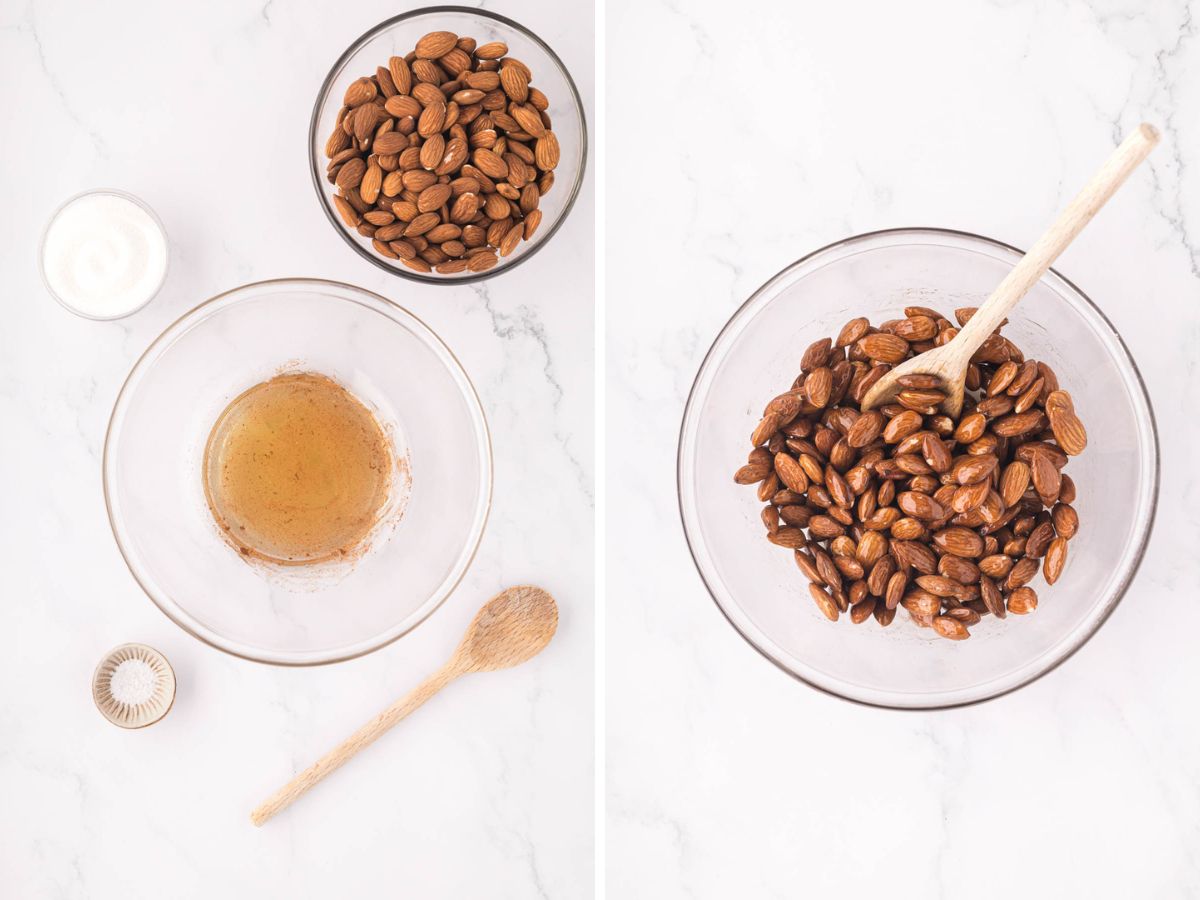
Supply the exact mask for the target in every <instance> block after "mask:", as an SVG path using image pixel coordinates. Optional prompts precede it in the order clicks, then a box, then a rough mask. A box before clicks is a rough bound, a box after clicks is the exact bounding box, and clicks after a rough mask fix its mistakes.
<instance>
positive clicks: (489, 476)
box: [100, 277, 495, 668]
mask: <svg viewBox="0 0 1200 900" xmlns="http://www.w3.org/2000/svg"><path fill="white" fill-rule="evenodd" d="M285 285H286V286H299V287H301V288H311V287H313V286H318V287H329V288H334V289H336V290H342V291H349V292H351V293H356V294H359V295H363V296H365V297H366V298H368V299H370V300H371V301H373V302H375V303H376V304H382V306H383V309H382V310H379V311H380V312H381V313H383V314H385V315H388V316H389V317H391V316H394V315H395V314H397V313H398V314H399V316H400V317H401V321H403V319H408V320H410V322H411V323H415V325H416V326H417V329H416V330H417V333H418V336H419V337H421V338H423V339H424V340H425V342H426V343H428V344H431V345H432V346H433V347H434V348H435V349H437V348H440V349H441V350H442V351H443V352H444V354H445V356H446V357H447V358H448V359H449V361H450V362H451V363H453V365H454V367H456V368H457V370H458V373H457V374H458V375H460V376H461V381H460V387H463V388H465V389H464V390H463V391H462V396H463V398H464V399H465V400H466V401H467V403H468V406H469V407H470V408H471V418H472V419H473V420H475V421H476V422H477V423H478V425H479V427H480V428H481V431H482V433H481V435H480V437H481V438H482V446H483V449H484V451H485V452H484V456H483V459H482V468H481V476H482V479H483V492H482V494H483V496H482V497H481V499H480V502H479V510H478V513H477V518H478V524H477V525H476V526H474V528H473V530H474V534H473V536H471V537H470V538H469V542H470V552H469V553H468V554H467V556H466V558H465V560H464V561H463V563H462V569H461V571H460V572H459V573H458V574H457V576H455V577H454V578H453V579H452V580H451V581H449V582H447V583H445V584H443V585H442V586H440V587H439V592H440V593H441V596H440V597H439V598H438V599H437V602H436V603H434V604H433V605H432V606H431V607H430V608H429V609H427V610H426V611H425V613H424V614H423V615H422V616H421V617H420V618H419V619H417V620H416V621H415V622H413V623H412V624H410V625H408V626H407V627H406V628H403V629H401V630H399V631H396V632H395V633H392V631H393V630H394V629H389V630H387V631H384V632H382V635H383V638H382V639H380V637H379V636H375V637H372V638H369V639H367V640H365V641H357V642H355V643H354V644H353V645H352V646H354V647H356V648H358V649H355V650H354V651H353V652H350V653H337V654H335V655H332V656H325V657H322V658H319V659H280V658H272V656H271V655H270V654H269V653H264V654H261V655H255V654H252V653H248V652H239V651H238V650H235V649H233V648H232V647H228V646H225V645H224V644H223V643H222V642H221V641H220V640H217V639H215V638H213V637H210V636H209V635H208V634H205V633H203V632H204V629H198V628H194V627H193V626H192V624H191V623H190V622H188V621H185V620H184V618H182V617H181V616H178V615H176V613H175V611H174V610H175V608H178V609H183V607H181V606H180V605H179V603H178V602H177V601H175V600H174V599H172V598H170V597H167V598H165V599H163V600H160V599H159V598H158V597H156V596H155V595H154V593H153V592H152V591H151V590H150V588H149V587H147V585H146V583H145V581H144V580H143V578H142V576H141V574H139V570H138V568H137V567H135V566H134V564H133V563H132V562H131V560H130V554H129V553H127V552H126V548H125V544H124V542H123V541H122V538H121V532H122V528H121V526H119V524H118V522H117V519H116V516H115V514H114V511H113V501H112V497H111V496H110V493H111V489H110V485H109V482H110V477H111V476H110V466H111V465H112V459H111V453H112V441H113V429H114V428H115V427H116V426H117V418H118V415H123V414H124V413H125V411H126V410H125V408H124V407H125V404H126V403H127V402H128V398H129V396H130V388H131V386H133V385H134V381H135V376H141V375H144V373H145V366H146V365H147V362H148V360H149V359H150V357H151V355H152V354H153V353H154V352H155V351H157V350H160V349H163V348H164V347H166V346H168V345H169V344H170V343H171V342H173V341H175V340H176V339H177V338H179V337H180V336H181V335H182V334H184V333H186V329H185V328H184V326H188V327H190V326H191V325H192V324H194V321H193V320H196V321H199V320H200V319H203V318H205V317H206V316H207V315H208V314H209V313H208V310H209V307H212V306H216V305H219V304H220V303H221V302H222V301H228V302H229V303H230V305H231V306H232V305H235V304H236V303H237V302H240V301H241V300H243V299H245V298H235V297H234V296H233V295H235V294H240V293H242V292H245V291H249V290H253V289H255V288H263V287H277V286H285ZM231 298H233V299H232V300H231ZM339 299H343V300H344V299H347V298H344V297H340V298H339ZM350 302H357V301H354V300H351V301H350ZM217 311H218V312H219V311H220V310H217ZM398 324H400V323H398ZM404 324H409V323H404ZM100 475H101V477H100V480H101V487H102V489H103V492H104V508H105V512H106V513H107V516H108V524H109V528H110V529H111V531H112V534H113V540H114V542H115V543H116V545H117V551H118V552H119V553H120V554H121V558H122V559H123V560H124V562H125V567H126V568H127V569H128V570H129V574H130V575H131V576H132V577H133V580H134V581H135V582H137V585H138V587H140V588H141V589H142V593H144V594H145V595H146V596H147V597H148V598H149V599H150V602H152V603H153V604H154V605H155V606H156V607H158V609H159V611H160V612H162V613H163V615H165V616H166V617H167V618H168V619H170V620H171V621H172V622H174V623H175V624H176V625H177V626H179V627H180V628H181V629H182V630H183V631H185V632H187V633H188V634H190V635H191V636H192V637H194V638H196V639H197V640H199V641H201V642H203V643H205V644H207V645H208V646H210V647H213V648H215V649H217V650H220V651H221V652H222V653H228V654H229V655H230V656H235V657H237V658H238V659H245V660H248V661H249V662H255V663H261V664H263V665H272V666H282V667H286V668H305V667H310V666H323V665H331V664H333V663H340V662H346V661H347V660H351V659H358V658H359V657H361V656H366V655H367V654H369V653H374V652H375V651H376V650H380V649H382V648H384V647H386V646H388V645H389V644H392V643H394V642H395V641H398V640H399V639H400V638H402V637H404V636H405V635H407V634H409V633H411V632H412V631H414V630H415V629H416V628H417V626H419V625H421V624H422V623H423V622H424V621H425V620H426V619H428V618H429V617H430V616H432V615H433V614H434V613H435V612H437V611H438V610H439V609H440V608H441V607H442V604H444V603H445V602H446V600H447V599H448V598H449V597H450V595H451V594H453V593H454V591H455V590H457V589H458V586H459V585H460V584H461V583H462V580H463V578H465V577H466V575H467V572H469V571H470V570H471V566H472V565H473V564H474V562H475V557H476V555H477V554H478V552H479V547H480V545H481V544H482V543H483V536H484V534H485V533H486V531H487V523H488V519H489V517H490V515H491V509H492V499H493V489H494V483H495V460H494V456H493V448H492V434H491V429H490V428H489V426H488V422H487V415H486V413H485V412H484V409H483V403H482V401H481V400H480V398H479V392H478V391H477V390H476V388H475V383H474V382H473V381H471V377H470V375H468V374H467V370H466V369H465V368H464V367H463V365H462V363H461V362H460V361H459V359H458V357H457V356H456V355H455V353H454V351H453V350H451V349H450V347H449V345H447V344H446V342H445V341H444V340H442V338H441V336H440V335H439V334H438V333H437V332H436V331H434V330H433V329H432V328H430V327H429V325H427V324H426V323H425V321H424V320H423V319H421V318H420V317H418V316H417V315H416V314H414V313H413V312H411V311H410V310H408V309H406V308H405V307H403V306H401V305H400V304H398V303H396V302H394V301H392V300H389V299H388V298H387V297H384V296H383V295H381V294H377V293H375V292H374V291H369V290H367V289H366V288H361V287H358V286H356V285H352V284H347V283H346V282H343V281H335V280H333V279H329V278H305V277H296V278H268V279H264V280H261V281H251V282H247V283H245V284H240V285H237V286H236V287H232V288H230V289H228V290H225V291H221V292H220V293H218V294H215V295H213V296H212V297H209V298H208V299H207V300H205V301H203V302H201V303H199V304H197V305H196V306H194V307H192V308H191V309H189V310H187V311H186V312H184V313H183V314H182V315H180V316H179V317H178V318H176V319H175V320H174V321H172V322H171V323H170V324H169V325H167V326H166V327H165V328H163V330H162V331H161V332H160V333H159V334H158V335H157V336H156V337H155V338H154V340H152V341H151V342H150V343H149V345H147V347H146V349H145V350H143V351H142V353H141V354H140V355H139V356H138V358H137V359H136V360H135V361H134V363H133V365H132V366H131V367H130V369H129V372H128V374H127V375H126V376H125V380H124V381H123V382H122V384H121V388H120V390H119V391H118V392H117V396H116V399H115V400H114V401H113V406H112V412H111V413H110V414H109V419H108V426H107V428H106V429H105V432H104V450H103V453H102V456H101V462H100ZM431 596H432V595H431ZM426 602H428V601H426ZM189 617H190V616H189ZM239 644H240V642H239Z"/></svg>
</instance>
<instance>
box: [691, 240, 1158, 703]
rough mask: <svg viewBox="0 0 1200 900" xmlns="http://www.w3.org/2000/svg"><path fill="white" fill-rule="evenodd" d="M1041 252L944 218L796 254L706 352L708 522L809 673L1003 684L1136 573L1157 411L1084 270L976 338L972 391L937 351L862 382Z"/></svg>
mask: <svg viewBox="0 0 1200 900" xmlns="http://www.w3.org/2000/svg"><path fill="white" fill-rule="evenodd" d="M1020 258H1021V252H1020V251H1018V250H1015V249H1013V248H1011V247H1008V246H1006V245H1004V244H1001V243H998V242H996V241H992V240H989V239H987V238H982V237H978V236H975V235H970V234H965V233H961V232H953V231H943V230H938V229H897V230H892V231H883V232H875V233H871V234H865V235H859V236H857V237H853V238H849V239H847V240H844V241H840V242H838V243H836V244H833V245H830V246H828V247H825V248H822V249H820V250H818V251H816V252H814V253H812V254H810V255H809V256H807V257H805V258H803V259H801V260H800V261H798V262H796V263H794V264H793V265H792V266H790V267H788V268H787V269H785V270H784V271H783V272H781V273H780V274H779V275H777V276H775V278H773V279H771V281H769V282H768V283H767V284H766V285H764V286H763V287H762V288H761V289H759V291H758V292H756V293H755V294H754V296H752V297H751V298H750V300H748V301H747V302H746V303H745V304H744V305H743V306H742V308H741V309H739V310H738V311H737V313H735V315H734V316H733V318H732V319H731V320H730V321H729V323H728V324H727V325H726V326H725V328H724V330H723V331H722V332H721V334H720V335H719V336H718V337H717V339H716V341H715V342H714V344H713V346H712V348H711V349H710V351H709V353H708V356H707V357H706V358H705V360H704V363H703V365H702V366H701V369H700V372H699V374H698V375H697V377H696V381H695V384H694V385H693V389H692V393H691V396H690V398H689V400H688V404H687V409H686V412H685V416H684V422H683V428H682V432H681V438H680V447H679V465H678V479H679V499H680V509H681V513H682V517H683V524H684V530H685V533H686V536H687V540H688V544H689V547H690V549H691V552H692V555H693V557H694V559H695V562H696V565H697V567H698V569H699V571H700V574H701V577H702V578H703V580H704V583H705V585H706V586H707V588H708V590H709V592H710V593H711V595H712V596H713V598H714V600H715V601H716V602H717V605H718V607H719V608H720V609H721V611H722V612H723V613H724V614H725V616H726V618H727V619H728V620H729V621H730V623H731V624H732V625H733V626H734V627H735V628H736V629H737V630H738V631H739V632H740V633H741V634H742V636H743V637H745V638H746V640H748V641H749V642H750V644H751V645H753V646H754V647H755V648H756V649H758V650H759V651H760V652H761V653H763V654H764V655H765V656H766V657H767V658H769V659H770V660H772V661H773V662H775V663H776V664H777V665H778V666H779V667H780V668H782V669H784V670H785V671H787V672H789V673H791V674H792V675H794V676H795V677H797V678H799V679H801V680H803V681H805V682H808V683H809V684H811V685H813V686H815V687H818V688H820V689H822V690H825V691H828V692H830V693H833V694H836V695H838V696H841V697H844V698H846V699H850V700H854V701H858V702H863V703H868V704H872V705H878V706H888V707H894V708H918V709H928V708H938V707H946V706H957V705H963V704H967V703H972V702H976V701H979V700H984V699H988V698H991V697H995V696H998V695H1000V694H1003V693H1006V692H1008V691H1011V690H1014V689H1016V688H1018V687H1020V686H1022V685H1025V684H1028V683H1029V682H1031V681H1033V680H1034V679H1036V678H1038V677H1039V676H1040V675H1042V674H1044V673H1045V672H1047V671H1049V670H1051V669H1053V668H1054V667H1055V666H1056V665H1058V664H1059V663H1061V662H1062V661H1063V660H1065V659H1066V658H1067V657H1069V656H1070V655H1071V654H1072V653H1074V652H1075V651H1076V650H1077V649H1079V647H1081V646H1082V645H1083V644H1084V643H1085V642H1086V641H1087V640H1088V638H1089V637H1091V635H1092V634H1094V633H1095V631H1096V630H1097V629H1098V628H1099V627H1100V625H1101V624H1102V623H1103V622H1104V621H1105V619H1106V618H1107V617H1108V615H1109V614H1110V613H1111V612H1112V610H1113V608H1114V607H1115V606H1116V604H1117V603H1118V602H1119V601H1120V599H1121V597H1122V596H1123V595H1124V593H1125V590H1126V588H1127V587H1128V586H1129V584H1130V581H1131V580H1132V578H1133V575H1134V573H1135V571H1136V570H1137V567H1138V565H1139V564H1140V562H1141V559H1142V555H1143V552H1144V550H1145V546H1146V542H1147V540H1148V537H1149V533H1150V528H1151V525H1152V522H1153V517H1154V509H1155V505H1156V503H1157V495H1158V477H1159V474H1158V441H1157V435H1156V430H1155V425H1154V418H1153V414H1152V411H1151V407H1150V402H1149V399H1148V397H1147V394H1146V391H1145V387H1144V385H1143V383H1142V380H1141V377H1140V375H1139V373H1138V370H1137V367H1136V365H1135V364H1134V361H1133V359H1132V358H1131V357H1130V355H1129V352H1128V350H1127V348H1126V347H1125V345H1124V343H1123V342H1122V340H1121V338H1120V336H1119V335H1118V334H1117V332H1116V331H1115V329H1114V328H1113V326H1112V324H1111V323H1110V322H1109V321H1108V319H1107V318H1105V316H1104V315H1103V314H1102V313H1101V312H1100V310H1099V309H1098V308H1097V307H1096V306H1095V304H1093V303H1092V302H1091V300H1089V299H1088V297H1087V296H1085V295H1084V294H1083V292H1082V291H1080V290H1079V289H1078V288H1077V287H1075V286H1074V285H1073V284H1071V283H1070V282H1069V281H1067V280H1066V279H1065V278H1063V277H1062V276H1061V275H1059V274H1058V273H1056V272H1055V271H1053V270H1050V271H1048V272H1047V274H1046V275H1045V276H1044V277H1043V278H1042V279H1041V280H1040V281H1038V282H1037V283H1036V284H1035V286H1034V287H1033V289H1032V290H1031V291H1030V293H1029V294H1028V295H1027V297H1026V299H1025V301H1024V302H1023V303H1022V304H1021V306H1019V307H1017V308H1015V309H1014V310H1013V311H1012V312H1010V313H1009V319H1008V320H1006V321H1005V323H1004V324H1002V326H1001V327H1000V328H998V329H996V330H995V331H993V332H992V333H991V334H990V335H989V336H988V337H987V339H986V340H985V341H984V342H983V344H982V345H981V346H980V347H979V349H978V350H977V351H976V352H975V354H974V355H973V356H972V357H971V359H970V364H969V366H968V369H967V382H966V390H965V395H964V400H963V403H962V407H961V410H960V411H958V412H956V413H955V414H954V415H950V414H948V413H947V411H946V408H945V406H944V405H943V401H944V399H945V394H944V392H943V390H942V388H943V385H939V384H938V383H937V379H936V377H934V376H932V375H926V374H914V375H911V376H905V377H904V378H903V379H902V380H901V384H900V391H899V392H898V393H897V394H896V396H895V397H894V399H889V401H888V402H886V403H883V404H882V405H878V406H875V407H873V408H870V407H869V405H868V404H864V403H863V398H864V396H865V395H866V394H867V392H868V391H869V390H870V389H871V387H872V385H873V384H874V383H876V382H877V381H878V380H879V379H880V378H882V377H883V376H884V375H886V374H887V373H888V372H889V371H890V370H891V369H892V368H894V367H897V366H899V365H900V364H901V363H904V362H905V361H906V360H909V359H913V358H914V357H917V356H919V355H920V354H921V353H925V352H928V351H929V350H932V349H934V348H937V347H940V346H944V345H945V344H947V343H948V342H949V341H950V340H951V339H953V338H954V336H955V335H956V334H957V333H958V331H959V329H961V328H962V327H963V325H964V324H965V323H966V322H968V321H969V320H970V318H971V316H972V315H973V313H974V311H975V309H976V308H977V307H978V306H979V305H980V304H981V303H982V302H983V301H984V300H985V299H986V298H987V297H988V295H989V293H990V292H991V291H992V289H993V288H994V287H995V285H996V284H998V283H999V282H1000V281H1001V280H1002V279H1003V278H1004V276H1005V274H1006V273H1007V272H1008V271H1009V270H1011V269H1012V267H1013V266H1014V265H1015V264H1016V262H1017V261H1018V260H1019V259H1020ZM1113 299H1114V300H1116V299H1119V298H1113Z"/></svg>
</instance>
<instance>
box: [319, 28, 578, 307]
mask: <svg viewBox="0 0 1200 900" xmlns="http://www.w3.org/2000/svg"><path fill="white" fill-rule="evenodd" d="M586 157H587V128H586V124H585V121H584V114H583V106H582V102H581V100H580V97H579V92H578V91H577V90H576V88H575V83H574V82H573V81H572V79H571V76H570V74H568V72H567V70H566V68H565V67H564V66H563V64H562V61H561V60H560V59H559V58H558V56H556V55H555V53H554V51H553V50H551V49H550V47H549V46H547V45H546V44H545V43H544V42H543V41H542V40H541V39H540V38H538V37H537V36H536V35H535V34H533V33H532V32H531V31H529V30H528V29H526V28H523V27H522V26H521V25H518V24H517V23H516V22H513V21H512V20H510V19H506V18H504V17H503V16H499V15H496V14H495V13H489V12H486V11H484V10H479V9H467V8H463V7H430V8H426V9H418V10H414V11H412V12H409V13H405V14H403V15H399V16H396V17H395V18H392V19H388V20H387V21H386V22H382V23H380V24H379V25H377V26H375V27H374V28H372V29H371V30H370V31H368V32H367V33H366V34H364V35H363V36H362V37H360V38H359V39H358V40H356V41H355V42H354V43H353V44H352V45H351V46H350V48H349V49H348V50H346V52H345V53H343V54H342V55H341V57H339V58H338V60H337V62H336V63H334V65H333V68H332V69H331V70H330V72H329V74H328V75H327V76H326V78H325V81H324V83H323V84H322V85H321V91H320V94H319V95H318V97H317V102H316V105H315V106H314V108H313V114H312V122H311V124H310V126H309V162H310V168H311V171H312V179H313V185H314V186H315V187H316V191H317V196H318V197H319V198H320V201H321V205H322V208H323V209H324V210H325V214H326V216H327V217H328V218H329V221H330V222H331V223H332V224H333V226H334V228H336V229H337V231H338V233H339V234H341V235H342V237H343V238H344V239H345V240H346V242H347V243H348V244H350V246H351V247H353V248H354V249H355V251H356V252H357V253H358V254H359V255H361V256H363V257H364V258H365V259H368V260H370V261H371V262H372V263H374V264H375V265H377V266H379V267H380V268H383V269H386V270H387V271H389V272H392V273H394V274H396V275H400V276H402V277H405V278H411V279H413V280H416V281H422V282H427V283H428V282H432V283H461V282H469V281H476V280H479V279H482V278H489V277H491V276H493V275H496V274H498V273H500V272H502V271H504V270H506V269H508V268H511V267H512V266H515V265H517V264H519V263H521V262H523V261H524V260H526V259H528V258H529V257H531V256H533V254H534V253H536V252H537V250H538V249H539V248H540V247H541V246H542V245H543V244H545V243H546V241H547V240H549V239H550V237H551V236H552V235H553V234H554V233H555V232H556V231H557V230H558V229H559V227H560V226H561V225H562V223H563V221H564V220H565V218H566V216H567V214H568V213H569V212H570V210H571V207H572V206H573V205H574V202H575V198H576V196H577V195H578V193H579V189H580V185H581V184H582V181H583V173H584V167H585V161H586Z"/></svg>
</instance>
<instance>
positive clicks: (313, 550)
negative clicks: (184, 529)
mask: <svg viewBox="0 0 1200 900" xmlns="http://www.w3.org/2000/svg"><path fill="white" fill-rule="evenodd" d="M203 468H204V493H205V497H206V498H207V500H208V506H209V509H210V510H211V511H212V514H213V517H214V518H215V519H216V521H217V524H218V525H219V526H220V527H221V530H222V531H223V532H224V533H225V535H226V536H227V538H228V540H229V541H230V542H231V543H232V544H233V546H234V547H235V548H237V550H238V551H239V552H241V553H242V554H243V555H246V556H250V557H255V558H258V559H263V560H267V561H269V562H275V563H280V564H284V565H307V564H313V563H319V562H325V561H328V560H334V559H340V558H344V557H347V556H352V555H353V554H354V553H355V552H356V551H358V550H360V549H362V548H363V546H364V545H365V542H366V539H367V537H368V535H369V534H370V533H371V531H372V529H373V528H374V527H375V525H376V524H377V523H378V522H379V519H380V517H381V515H382V514H383V511H384V508H385V506H386V505H387V501H388V496H389V493H390V491H391V486H392V468H393V458H392V450H391V445H390V441H389V440H388V437H387V435H386V434H385V432H384V430H383V428H382V427H381V426H380V424H379V422H378V421H377V420H376V419H375V416H374V415H372V413H371V411H370V410H369V409H367V407H366V406H365V405H364V404H363V403H362V402H361V401H360V400H359V399H358V398H357V397H355V396H354V395H353V394H351V393H350V392H349V391H348V390H346V389H345V388H344V387H342V386H341V385H340V384H338V383H337V382H336V381H334V380H333V379H331V378H328V377H326V376H324V375H320V374H317V373H312V372H299V373H288V374H284V375H278V376H276V377H275V378H271V379H270V380H268V381H264V382H262V383H260V384H256V385H255V386H254V387H252V388H250V389H249V390H246V391H244V392H243V393H242V394H240V395H239V396H238V397H236V398H235V399H234V400H233V402H231V403H230V404H229V405H228V406H227V407H226V408H225V410H224V412H222V413H221V415H220V416H219V417H218V418H217V421H216V423H215V424H214V425H213V429H212V432H211V434H210V435H209V437H208V443H207V445H206V447H205V450H204V466H203Z"/></svg>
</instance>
